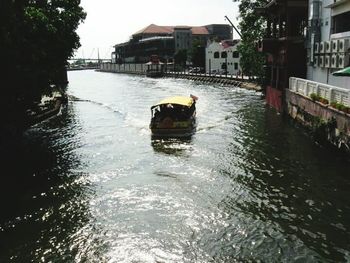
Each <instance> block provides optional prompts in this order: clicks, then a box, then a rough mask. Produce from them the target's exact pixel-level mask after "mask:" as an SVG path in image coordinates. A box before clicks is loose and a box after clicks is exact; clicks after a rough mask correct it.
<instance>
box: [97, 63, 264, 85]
mask: <svg viewBox="0 0 350 263" xmlns="http://www.w3.org/2000/svg"><path fill="white" fill-rule="evenodd" d="M146 70H147V65H145V64H142V63H129V64H113V63H102V64H101V65H100V69H99V71H102V72H112V73H125V74H138V75H146ZM164 74H165V76H168V77H174V78H184V79H190V80H194V81H200V82H205V83H217V84H222V85H230V86H236V87H241V88H246V89H251V90H256V91H262V88H261V87H260V86H259V85H258V84H255V83H253V82H251V81H250V80H249V79H248V78H245V77H244V78H240V77H237V76H235V75H229V74H227V75H226V74H208V73H189V72H178V71H176V72H175V71H169V70H167V71H165V72H164Z"/></svg>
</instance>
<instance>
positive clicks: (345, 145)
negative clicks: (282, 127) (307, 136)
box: [286, 90, 350, 154]
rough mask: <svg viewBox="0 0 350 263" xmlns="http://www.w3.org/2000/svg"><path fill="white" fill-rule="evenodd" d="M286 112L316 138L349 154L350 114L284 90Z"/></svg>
mask: <svg viewBox="0 0 350 263" xmlns="http://www.w3.org/2000/svg"><path fill="white" fill-rule="evenodd" d="M286 108H287V112H288V114H289V115H290V116H291V117H292V118H293V119H294V120H296V121H297V122H298V123H300V124H302V125H303V126H305V127H308V128H309V129H310V130H311V131H312V133H313V135H315V137H316V139H317V140H321V141H326V142H329V143H331V144H332V145H334V146H336V147H337V148H339V149H342V150H344V151H345V152H347V153H348V154H350V115H349V114H347V113H344V112H342V111H339V110H337V109H334V108H333V107H331V106H329V105H324V104H322V103H320V102H317V101H313V100H311V99H310V98H309V97H306V96H303V95H300V94H298V93H296V92H294V91H291V90H286Z"/></svg>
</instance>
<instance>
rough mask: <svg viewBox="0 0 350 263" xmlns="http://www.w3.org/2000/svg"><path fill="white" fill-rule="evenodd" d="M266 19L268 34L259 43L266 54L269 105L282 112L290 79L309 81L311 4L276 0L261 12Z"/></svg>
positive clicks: (260, 9)
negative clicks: (309, 15) (308, 38)
mask: <svg viewBox="0 0 350 263" xmlns="http://www.w3.org/2000/svg"><path fill="white" fill-rule="evenodd" d="M257 10H258V11H259V12H260V13H261V15H262V16H264V17H265V18H266V21H267V30H266V32H265V37H264V38H263V39H262V41H261V42H260V43H259V51H261V52H263V53H265V54H266V58H267V59H266V79H267V83H266V87H265V89H266V102H267V104H269V105H270V106H272V107H274V108H275V109H277V110H278V111H282V102H283V101H284V98H285V90H286V89H288V88H289V78H290V77H299V78H305V77H306V64H307V60H306V57H307V56H306V48H305V41H306V29H307V22H308V0H272V1H270V2H269V3H268V4H267V5H266V6H264V7H261V8H258V9H257Z"/></svg>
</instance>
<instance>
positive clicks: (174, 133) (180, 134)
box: [151, 127, 196, 138]
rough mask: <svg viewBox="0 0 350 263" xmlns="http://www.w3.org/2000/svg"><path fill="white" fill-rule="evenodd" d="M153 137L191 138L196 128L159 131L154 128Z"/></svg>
mask: <svg viewBox="0 0 350 263" xmlns="http://www.w3.org/2000/svg"><path fill="white" fill-rule="evenodd" d="M151 131H152V136H153V137H172V138H185V137H191V136H192V135H193V134H194V133H195V131H196V128H195V127H193V128H188V129H165V128H163V129H158V128H154V129H151Z"/></svg>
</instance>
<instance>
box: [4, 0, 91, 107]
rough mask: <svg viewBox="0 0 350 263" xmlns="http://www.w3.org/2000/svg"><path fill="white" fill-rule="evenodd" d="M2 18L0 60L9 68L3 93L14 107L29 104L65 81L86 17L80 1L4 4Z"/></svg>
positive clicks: (11, 1)
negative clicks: (68, 62) (67, 64)
mask: <svg viewBox="0 0 350 263" xmlns="http://www.w3.org/2000/svg"><path fill="white" fill-rule="evenodd" d="M0 17H1V18H0V19H1V20H2V21H1V28H0V49H1V50H2V55H1V60H2V62H3V63H5V64H6V65H7V67H6V69H5V71H4V72H3V73H5V74H4V79H5V83H7V85H4V86H3V87H2V90H1V92H2V94H4V95H5V96H6V97H7V99H8V100H9V101H14V102H15V104H16V103H17V104H18V102H19V101H20V102H21V104H22V106H23V104H30V103H32V102H33V101H34V100H36V99H37V98H39V97H40V96H41V94H43V93H47V92H50V85H49V84H57V83H59V82H60V81H62V72H63V69H64V68H65V65H66V63H67V59H68V58H69V57H71V56H72V55H73V53H74V50H75V49H77V48H78V47H79V46H80V43H79V36H78V35H77V33H76V29H77V27H78V25H79V24H80V23H81V22H82V21H83V20H84V19H85V17H86V14H85V12H84V11H83V9H82V7H80V0H1V6H0Z"/></svg>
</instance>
